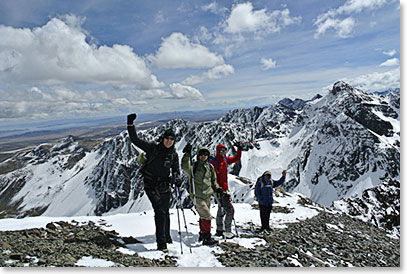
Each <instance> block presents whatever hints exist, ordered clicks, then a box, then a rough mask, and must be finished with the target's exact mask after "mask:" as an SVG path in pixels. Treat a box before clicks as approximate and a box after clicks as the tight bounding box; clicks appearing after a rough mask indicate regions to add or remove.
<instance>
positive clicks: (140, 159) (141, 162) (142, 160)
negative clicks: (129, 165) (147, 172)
mask: <svg viewBox="0 0 407 274" xmlns="http://www.w3.org/2000/svg"><path fill="white" fill-rule="evenodd" d="M146 162H147V156H146V153H145V152H142V153H140V154H139V155H138V156H137V163H138V164H139V166H140V167H142V166H144V164H145V163H146Z"/></svg>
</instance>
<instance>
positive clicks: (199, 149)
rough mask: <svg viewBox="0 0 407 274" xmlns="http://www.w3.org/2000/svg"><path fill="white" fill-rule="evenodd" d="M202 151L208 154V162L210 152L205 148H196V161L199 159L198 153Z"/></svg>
mask: <svg viewBox="0 0 407 274" xmlns="http://www.w3.org/2000/svg"><path fill="white" fill-rule="evenodd" d="M203 150H206V151H208V153H209V156H208V160H209V158H210V157H211V153H210V151H209V149H208V148H207V147H199V148H198V150H197V151H196V157H197V159H199V152H201V151H203Z"/></svg>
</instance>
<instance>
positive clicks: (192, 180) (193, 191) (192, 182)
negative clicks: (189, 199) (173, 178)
mask: <svg viewBox="0 0 407 274" xmlns="http://www.w3.org/2000/svg"><path fill="white" fill-rule="evenodd" d="M189 157H190V158H189V159H190V169H191V184H192V193H193V195H194V199H193V203H194V206H196V195H195V176H194V165H193V163H192V156H191V155H189Z"/></svg>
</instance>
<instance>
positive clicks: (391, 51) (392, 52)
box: [383, 49, 397, 57]
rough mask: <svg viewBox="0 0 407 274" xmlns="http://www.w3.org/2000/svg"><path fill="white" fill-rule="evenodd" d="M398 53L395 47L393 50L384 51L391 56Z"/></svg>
mask: <svg viewBox="0 0 407 274" xmlns="http://www.w3.org/2000/svg"><path fill="white" fill-rule="evenodd" d="M396 53H397V51H396V50H394V49H393V50H389V51H383V54H384V55H387V56H390V57H392V56H394V55H396Z"/></svg>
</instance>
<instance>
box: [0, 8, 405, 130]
mask: <svg viewBox="0 0 407 274" xmlns="http://www.w3.org/2000/svg"><path fill="white" fill-rule="evenodd" d="M0 37H1V39H0V123H1V122H2V121H3V122H4V121H8V122H9V121H10V120H14V119H22V118H24V119H30V118H32V119H50V118H53V119H54V118H55V119H58V118H66V117H93V116H109V115H112V116H113V115H124V114H127V113H129V112H138V113H141V112H166V111H183V110H203V109H225V108H226V109H231V108H245V107H252V106H255V105H267V104H272V103H275V102H277V101H279V100H280V99H282V98H284V97H289V98H292V99H294V98H303V99H309V98H311V97H313V96H314V95H315V94H317V93H320V94H326V92H327V90H328V89H329V87H330V86H332V84H333V83H334V82H335V81H337V80H346V81H348V82H349V83H351V84H353V85H355V86H357V87H360V88H362V89H363V90H365V91H375V90H384V89H387V88H397V87H400V4H399V2H398V1H392V0H387V1H385V0H341V1H339V0H333V1H323V0H318V1H317V0H305V1H294V0H293V1H288V0H286V1H283V0H280V1H274V0H273V1H179V0H172V1H168V0H167V1H122V0H116V1H96V0H95V1H41V0H38V1H28V0H26V1H23V0H2V1H1V2H0Z"/></svg>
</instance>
